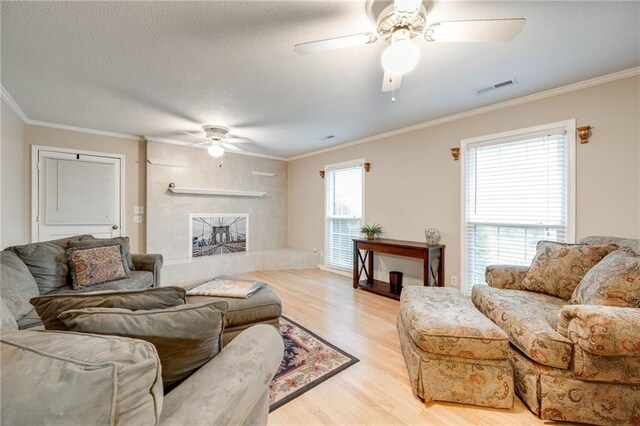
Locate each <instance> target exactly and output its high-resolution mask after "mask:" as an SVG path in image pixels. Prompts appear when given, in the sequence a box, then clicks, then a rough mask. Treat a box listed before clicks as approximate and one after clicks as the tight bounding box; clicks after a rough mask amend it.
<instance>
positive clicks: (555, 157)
mask: <svg viewBox="0 0 640 426" xmlns="http://www.w3.org/2000/svg"><path fill="white" fill-rule="evenodd" d="M566 135H567V132H566V131H564V129H557V130H555V131H552V132H545V133H544V134H540V135H531V134H529V135H521V137H520V138H518V137H516V138H511V139H509V140H494V141H491V140H488V141H486V140H485V141H483V142H482V143H478V144H469V145H467V146H466V149H465V152H464V156H465V160H464V161H465V164H464V185H465V189H464V224H463V226H464V231H463V232H464V234H465V235H464V238H465V242H464V245H465V251H464V253H463V257H464V259H465V260H464V262H463V268H464V269H465V271H464V281H465V282H464V287H465V288H466V290H467V291H471V288H472V287H473V285H474V284H482V283H484V282H485V277H484V273H485V268H486V267H487V266H488V265H490V264H515V265H529V264H530V263H531V260H532V259H533V257H534V255H535V252H536V244H537V242H538V241H540V240H552V241H561V242H564V241H567V238H568V227H569V223H568V221H569V214H568V207H569V164H568V163H569V156H568V152H569V151H568V138H567V136H566Z"/></svg>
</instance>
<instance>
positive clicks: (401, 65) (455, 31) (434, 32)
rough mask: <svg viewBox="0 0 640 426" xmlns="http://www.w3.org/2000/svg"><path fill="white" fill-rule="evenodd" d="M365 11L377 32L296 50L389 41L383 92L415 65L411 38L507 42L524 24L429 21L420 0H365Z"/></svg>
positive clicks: (416, 50) (517, 20)
mask: <svg viewBox="0 0 640 426" xmlns="http://www.w3.org/2000/svg"><path fill="white" fill-rule="evenodd" d="M389 3H390V4H389ZM430 3H431V0H427V4H430ZM366 10H367V13H368V15H369V17H370V18H371V19H372V20H373V21H374V22H375V23H376V29H377V30H376V32H366V33H360V34H353V35H348V36H342V37H335V38H329V39H325V40H318V41H310V42H307V43H300V44H296V45H295V51H296V52H297V53H298V54H300V55H307V54H310V53H318V52H323V51H326V50H335V49H342V48H346V47H353V46H360V45H363V44H372V43H375V42H376V41H378V40H382V41H385V42H387V43H390V46H388V47H387V48H386V49H385V50H384V52H383V53H382V56H381V58H380V60H381V62H382V68H383V69H384V78H383V80H382V91H383V92H389V91H393V90H395V89H397V88H398V87H400V82H401V79H402V76H403V75H404V74H406V73H408V72H410V71H411V70H413V69H414V68H415V67H416V65H418V62H419V60H420V49H419V48H418V46H417V45H416V44H415V43H414V42H413V39H414V38H416V37H424V39H425V40H426V41H428V42H453V43H471V42H507V41H511V40H513V39H514V38H515V37H516V36H517V35H518V34H520V32H521V31H522V28H523V27H524V24H525V19H524V18H515V19H483V20H471V21H437V22H428V21H427V15H428V12H427V9H426V8H425V6H424V5H423V4H422V0H392V1H391V2H389V1H388V0H367V3H366Z"/></svg>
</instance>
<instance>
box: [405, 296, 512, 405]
mask: <svg viewBox="0 0 640 426" xmlns="http://www.w3.org/2000/svg"><path fill="white" fill-rule="evenodd" d="M398 332H399V334H400V345H401V348H402V353H403V355H404V359H405V362H406V364H407V369H408V370H409V378H410V380H411V387H412V388H413V392H414V394H415V395H416V396H418V397H420V398H422V399H423V400H424V401H425V403H426V402H429V401H434V400H435V401H449V402H457V403H463V404H472V405H480V406H485V407H494V408H511V407H512V406H513V370H512V367H511V364H510V363H509V339H508V337H507V335H506V333H505V332H504V331H502V330H501V329H500V328H499V327H498V326H496V325H495V324H494V323H493V322H491V321H490V320H489V319H488V318H486V317H485V316H484V315H482V313H480V311H478V310H477V309H476V308H475V307H474V306H473V304H472V303H471V301H470V300H469V299H468V298H467V297H465V296H464V295H463V294H462V293H461V292H460V291H459V290H457V289H452V288H444V287H405V288H404V290H403V291H402V296H401V298H400V312H399V314H398Z"/></svg>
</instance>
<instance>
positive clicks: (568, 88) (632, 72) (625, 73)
mask: <svg viewBox="0 0 640 426" xmlns="http://www.w3.org/2000/svg"><path fill="white" fill-rule="evenodd" d="M638 75H640V67H635V68H629V69H626V70H622V71H618V72H614V73H611V74H606V75H603V76H600V77H595V78H591V79H588V80H583V81H579V82H577V83H571V84H567V85H565V86H560V87H556V88H554V89H550V90H545V91H543V92H539V93H534V94H532V95H527V96H522V97H520V98H516V99H511V100H508V101H504V102H499V103H496V104H492V105H487V106H484V107H480V108H476V109H472V110H468V111H464V112H461V113H457V114H452V115H447V116H444V117H440V118H436V119H434V120H429V121H425V122H422V123H418V124H414V125H412V126H408V127H403V128H401V129H396V130H392V131H389V132H385V133H379V134H376V135H372V136H368V137H366V138H362V139H357V140H355V141H351V142H345V143H342V144H339V145H334V146H331V147H329V148H324V149H320V150H317V151H312V152H308V153H306V154H301V155H297V156H293V157H288V158H284V157H275V156H271V155H264V154H256V153H252V152H233V154H238V155H245V156H249V157H259V158H267V159H270V160H278V161H294V160H299V159H302V158H306V157H312V156H314V155H318V154H323V153H325V152H331V151H335V150H338V149H343V148H348V147H350V146H354V145H360V144H362V143H366V142H373V141H376V140H379V139H383V138H387V137H391V136H396V135H401V134H404V133H408V132H412V131H414V130H420V129H425V128H428V127H433V126H437V125H439V124H444V123H448V122H451V121H455V120H460V119H463V118H467V117H473V116H475V115H479V114H484V113H487V112H491V111H497V110H501V109H505V108H510V107H513V106H516V105H522V104H526V103H529V102H534V101H537V100H541V99H546V98H550V97H552V96H558V95H562V94H564V93H570V92H575V91H577V90H582V89H587V88H589V87H594V86H599V85H601V84H606V83H610V82H613V81H617V80H622V79H625V78H629V77H635V76H638ZM0 89H1V93H0V94H1V98H2V100H4V101H5V102H6V103H7V105H8V106H9V107H10V108H11V110H12V111H13V112H14V113H15V114H16V115H17V116H18V117H19V118H20V119H21V120H22V122H23V123H25V124H29V125H33V126H40V127H50V128H54V129H62V130H71V131H75V132H83V133H90V134H94V135H101V136H111V137H116V138H121V139H130V140H135V141H141V140H145V139H146V140H150V141H154V142H160V143H170V144H174V145H189V143H187V142H182V141H177V140H172V139H165V138H156V137H141V136H136V135H127V134H123V133H114V132H108V131H104V130H96V129H88V128H85V127H76V126H68V125H65V124H56V123H49V122H46V121H39V120H32V119H30V118H29V117H28V116H27V115H26V114H25V113H24V111H23V110H22V109H21V108H20V106H19V105H18V104H17V103H16V102H15V101H14V100H13V98H12V97H11V95H10V94H9V92H7V90H6V89H5V88H4V87H3V86H2V85H0Z"/></svg>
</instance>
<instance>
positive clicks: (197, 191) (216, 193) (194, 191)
mask: <svg viewBox="0 0 640 426" xmlns="http://www.w3.org/2000/svg"><path fill="white" fill-rule="evenodd" d="M169 191H170V192H171V193H173V194H184V195H210V196H213V197H264V196H265V195H266V192H261V191H232V190H228V189H204V188H177V187H171V186H170V187H169Z"/></svg>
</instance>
